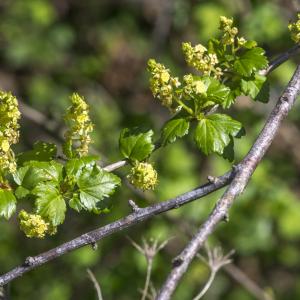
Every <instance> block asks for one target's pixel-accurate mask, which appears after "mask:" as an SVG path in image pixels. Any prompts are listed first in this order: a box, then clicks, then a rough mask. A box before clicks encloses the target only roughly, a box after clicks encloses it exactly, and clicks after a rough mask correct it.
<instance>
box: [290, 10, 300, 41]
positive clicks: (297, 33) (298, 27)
mask: <svg viewBox="0 0 300 300" xmlns="http://www.w3.org/2000/svg"><path fill="white" fill-rule="evenodd" d="M288 29H289V31H290V33H291V38H292V40H293V41H294V42H296V43H300V13H299V14H298V20H297V21H296V22H294V23H290V24H289V25H288Z"/></svg>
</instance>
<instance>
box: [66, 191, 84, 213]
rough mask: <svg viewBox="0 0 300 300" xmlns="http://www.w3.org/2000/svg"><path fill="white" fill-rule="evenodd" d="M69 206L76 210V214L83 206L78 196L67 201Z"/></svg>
mask: <svg viewBox="0 0 300 300" xmlns="http://www.w3.org/2000/svg"><path fill="white" fill-rule="evenodd" d="M69 206H70V207H71V208H73V209H74V210H76V211H77V212H80V211H81V210H82V208H83V206H82V204H81V202H80V198H79V195H78V194H76V195H73V197H72V199H71V200H70V201H69Z"/></svg>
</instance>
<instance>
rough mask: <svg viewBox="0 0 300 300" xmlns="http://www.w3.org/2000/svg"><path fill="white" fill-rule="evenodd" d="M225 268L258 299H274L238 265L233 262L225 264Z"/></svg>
mask: <svg viewBox="0 0 300 300" xmlns="http://www.w3.org/2000/svg"><path fill="white" fill-rule="evenodd" d="M224 270H225V272H226V273H228V274H229V275H230V276H231V277H232V278H233V279H234V280H235V281H237V282H238V283H239V284H240V285H242V286H243V287H244V288H245V289H246V290H247V291H248V292H249V293H250V294H252V295H253V296H254V297H255V298H256V299H257V300H274V298H273V297H272V296H271V295H268V294H267V293H266V292H265V291H264V290H263V289H262V288H261V287H259V286H258V285H257V284H256V283H255V282H254V281H253V280H252V279H250V278H249V277H248V276H247V275H246V274H245V273H244V272H243V271H242V270H241V269H239V268H238V267H236V266H234V265H232V264H231V265H227V266H225V267H224Z"/></svg>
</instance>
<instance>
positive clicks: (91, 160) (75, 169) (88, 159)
mask: <svg viewBox="0 0 300 300" xmlns="http://www.w3.org/2000/svg"><path fill="white" fill-rule="evenodd" d="M98 159H99V157H98V156H96V155H89V156H84V157H81V158H74V159H70V160H68V161H67V163H66V164H65V166H64V169H65V172H66V175H67V176H69V177H72V176H74V177H75V178H76V179H78V176H79V175H80V173H81V171H82V168H83V167H86V168H93V167H94V165H95V164H96V161H97V160H98Z"/></svg>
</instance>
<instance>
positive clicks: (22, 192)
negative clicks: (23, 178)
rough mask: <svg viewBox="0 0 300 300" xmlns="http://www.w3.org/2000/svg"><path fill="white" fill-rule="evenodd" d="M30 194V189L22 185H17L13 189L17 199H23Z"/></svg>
mask: <svg viewBox="0 0 300 300" xmlns="http://www.w3.org/2000/svg"><path fill="white" fill-rule="evenodd" d="M29 194H30V191H29V190H27V189H26V188H24V187H22V186H18V187H17V188H16V190H15V196H16V197H17V199H23V198H25V197H27V196H28V195H29Z"/></svg>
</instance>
